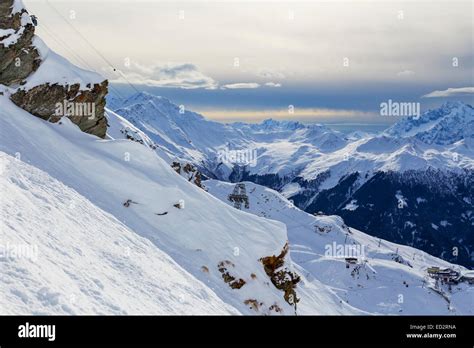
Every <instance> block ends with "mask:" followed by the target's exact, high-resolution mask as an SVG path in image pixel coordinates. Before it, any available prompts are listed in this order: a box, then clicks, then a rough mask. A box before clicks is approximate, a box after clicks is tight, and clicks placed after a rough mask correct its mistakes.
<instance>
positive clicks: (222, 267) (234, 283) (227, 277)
mask: <svg viewBox="0 0 474 348" xmlns="http://www.w3.org/2000/svg"><path fill="white" fill-rule="evenodd" d="M228 267H235V265H234V264H233V263H232V262H230V261H229V260H224V261H221V262H219V264H218V265H217V268H218V270H219V272H221V274H222V279H224V282H225V283H228V284H229V286H230V287H231V288H232V289H240V288H241V287H242V286H244V285H245V284H246V282H245V280H243V279H242V278H239V279H236V278H235V277H234V276H232V275H231V274H230V273H229V271H228Z"/></svg>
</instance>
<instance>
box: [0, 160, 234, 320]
mask: <svg viewBox="0 0 474 348" xmlns="http://www.w3.org/2000/svg"><path fill="white" fill-rule="evenodd" d="M0 174H1V175H0V193H1V198H0V203H1V210H0V269H1V274H2V276H1V277H0V294H1V295H0V313H1V314H17V315H18V314H36V315H41V314H66V315H68V314H238V311H237V310H235V309H233V308H231V306H229V305H227V304H225V303H223V302H222V300H220V299H219V298H218V297H217V296H216V294H215V293H214V292H212V291H211V290H210V289H209V288H208V287H207V286H205V285H204V284H203V283H202V282H200V281H198V280H197V279H196V278H194V277H193V276H192V275H190V274H189V273H188V272H186V271H184V270H183V269H182V268H181V267H180V266H179V265H178V264H176V262H174V261H173V260H172V259H171V258H170V257H169V256H168V255H166V254H165V253H164V252H162V251H161V250H159V249H158V248H157V247H156V246H155V245H153V244H152V243H151V242H150V241H149V240H147V239H146V238H143V237H140V236H139V235H138V234H136V233H135V232H133V231H131V230H130V229H129V228H128V227H127V226H125V225H124V224H122V223H121V222H120V221H118V220H117V219H116V218H114V217H113V216H111V215H110V214H108V213H106V212H104V211H103V210H102V209H100V208H98V207H97V206H95V205H94V204H92V203H91V202H90V201H88V200H87V199H86V198H84V197H83V196H81V195H80V194H79V193H77V192H76V191H74V190H73V189H71V188H70V187H68V186H66V185H64V184H62V183H61V182H59V181H58V180H56V179H54V178H52V177H51V176H50V175H48V174H47V173H45V172H43V171H41V170H39V169H37V168H35V167H33V166H31V165H28V164H26V163H24V162H22V161H20V160H18V159H16V158H14V157H12V156H9V155H7V154H5V153H4V152H0Z"/></svg>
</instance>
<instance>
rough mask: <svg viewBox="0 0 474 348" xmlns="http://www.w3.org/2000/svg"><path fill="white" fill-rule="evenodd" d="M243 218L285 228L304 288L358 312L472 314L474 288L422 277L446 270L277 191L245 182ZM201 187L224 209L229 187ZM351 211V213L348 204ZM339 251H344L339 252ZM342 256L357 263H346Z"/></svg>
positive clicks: (217, 184) (414, 251)
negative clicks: (318, 289) (431, 271)
mask: <svg viewBox="0 0 474 348" xmlns="http://www.w3.org/2000/svg"><path fill="white" fill-rule="evenodd" d="M245 185H246V193H247V195H248V197H249V208H248V209H246V208H242V209H243V210H244V211H247V212H249V213H252V214H255V215H258V216H263V217H266V218H269V219H274V220H278V221H281V222H283V223H284V224H285V225H286V226H287V230H288V237H289V242H290V250H291V253H292V259H293V261H294V262H296V263H297V264H298V266H300V267H302V268H304V270H305V271H306V272H308V273H307V274H306V278H307V284H305V285H307V286H308V285H309V284H313V283H316V284H318V285H319V286H324V287H325V288H326V289H329V290H330V291H332V292H333V293H334V294H336V295H337V296H338V298H339V299H340V301H342V303H347V304H349V305H351V306H353V307H355V308H357V309H359V310H361V311H364V312H367V313H374V314H413V315H415V314H438V315H440V314H442V315H449V314H453V315H455V314H468V315H472V314H474V286H472V285H471V286H470V285H468V284H467V283H460V284H458V285H453V286H452V287H449V286H448V285H443V284H436V282H435V280H434V279H432V278H430V277H428V273H427V268H428V267H433V266H435V267H440V268H452V269H455V270H457V271H459V272H460V273H461V274H465V273H467V272H468V271H467V270H466V269H465V268H464V267H461V266H458V265H453V264H449V263H448V262H445V261H443V260H440V259H438V258H435V257H433V256H431V255H429V254H427V253H425V252H423V251H420V250H417V249H415V248H411V247H407V246H402V245H397V244H394V243H390V242H387V241H385V240H381V239H378V238H374V237H372V236H369V235H367V234H365V233H362V232H360V231H358V230H356V229H353V228H349V227H347V226H346V225H345V224H344V223H343V221H342V219H341V218H340V217H338V216H314V215H311V214H307V213H305V212H304V211H302V210H300V209H298V208H296V207H295V206H294V205H293V204H292V203H291V202H290V201H288V200H287V199H285V198H284V197H283V196H282V195H280V194H279V193H278V192H276V191H273V190H271V189H268V188H265V187H263V186H260V185H256V184H254V183H251V182H245ZM204 186H205V188H206V189H207V190H208V191H209V192H210V193H212V194H213V195H215V196H216V197H218V198H219V199H221V200H222V201H223V202H226V203H227V204H232V202H230V201H229V200H228V195H229V194H230V193H231V192H232V191H233V188H234V185H233V184H230V183H225V182H220V181H216V180H208V181H205V182H204ZM350 208H351V209H357V207H356V203H355V202H353V204H352V206H351V207H350ZM341 250H344V251H341ZM347 256H354V257H355V258H357V261H356V262H355V263H354V264H348V263H347V262H346V260H345V257H347Z"/></svg>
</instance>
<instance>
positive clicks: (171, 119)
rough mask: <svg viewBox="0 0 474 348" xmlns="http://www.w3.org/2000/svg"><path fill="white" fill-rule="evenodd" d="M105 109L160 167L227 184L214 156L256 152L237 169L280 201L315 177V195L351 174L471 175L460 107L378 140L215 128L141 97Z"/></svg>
mask: <svg viewBox="0 0 474 348" xmlns="http://www.w3.org/2000/svg"><path fill="white" fill-rule="evenodd" d="M113 106H114V107H115V108H116V110H115V111H116V112H117V113H118V114H120V115H121V116H123V117H124V118H125V119H127V120H128V121H130V122H131V123H132V124H133V125H134V126H136V127H137V128H139V129H141V130H142V131H143V132H144V133H145V134H146V135H147V136H148V137H149V138H150V139H151V140H152V141H153V142H155V143H156V144H157V145H158V147H159V148H160V151H161V152H162V153H165V156H164V158H166V159H167V160H168V161H171V160H173V159H176V158H177V159H179V160H184V161H186V162H191V163H193V164H195V165H199V166H201V170H203V171H204V172H205V173H206V171H207V172H210V173H211V174H212V175H213V176H215V177H217V178H218V179H220V180H225V181H228V180H229V175H230V174H231V173H232V169H233V168H234V164H233V163H230V164H229V163H220V161H219V157H218V156H217V153H218V152H219V151H229V150H236V151H246V150H250V149H256V150H257V159H256V163H255V164H256V165H255V166H254V165H252V166H249V165H247V166H245V170H246V171H248V172H249V174H251V175H252V174H255V175H259V176H263V175H266V174H278V176H279V177H280V178H281V179H283V183H282V186H283V188H282V193H283V194H284V195H285V196H286V197H290V195H291V194H297V193H301V190H299V189H298V188H297V186H296V185H293V183H291V181H292V180H293V179H295V178H297V177H299V178H302V179H305V180H308V181H311V180H314V179H316V178H317V177H318V176H319V175H321V174H323V173H329V174H330V175H328V176H327V178H325V179H324V180H323V181H322V182H321V184H320V186H319V187H318V188H317V189H318V190H319V191H320V190H323V189H330V188H332V187H334V186H335V185H337V184H338V183H339V181H340V180H341V178H343V177H344V176H346V175H347V174H348V173H355V172H358V173H359V174H360V177H361V179H360V183H359V184H360V185H362V184H363V182H364V181H367V180H370V179H371V178H372V177H373V175H374V174H375V173H377V172H380V171H383V172H390V171H395V172H406V171H411V170H427V169H439V170H443V171H451V172H458V173H459V172H461V171H462V170H464V169H468V170H472V169H474V146H473V140H472V139H474V135H472V134H471V133H472V132H471V130H472V129H474V126H473V122H474V111H473V109H472V107H471V106H469V105H467V104H463V103H447V104H445V105H444V106H442V107H441V108H440V109H439V110H434V111H428V112H426V113H424V114H422V115H421V116H420V117H419V118H415V119H414V118H409V119H407V120H402V121H400V123H399V124H397V125H395V126H392V127H391V128H389V129H388V130H387V131H385V132H384V133H382V134H379V135H373V134H366V133H361V132H359V133H355V134H353V135H351V136H349V137H344V136H343V135H342V134H340V133H339V132H335V131H332V130H331V129H329V128H327V127H325V126H322V125H314V124H312V125H307V124H302V123H300V122H295V121H276V120H272V119H269V120H265V121H263V122H262V123H260V124H246V123H242V122H238V123H233V124H221V123H217V122H213V121H209V120H206V119H205V118H204V117H202V116H201V115H198V114H196V113H193V112H190V111H187V110H185V111H184V113H180V112H179V107H178V106H176V105H174V104H172V103H171V102H170V101H169V100H168V99H166V98H162V97H157V96H154V95H151V94H149V93H139V94H136V95H134V96H131V97H130V98H129V99H127V100H126V101H117V100H114V101H113ZM451 129H452V132H450V130H451ZM470 132H471V133H470ZM202 134H206V136H205V137H203V136H202ZM430 134H431V135H430ZM236 165H238V163H237V164H236ZM234 179H235V178H234ZM287 184H288V186H285V185H287Z"/></svg>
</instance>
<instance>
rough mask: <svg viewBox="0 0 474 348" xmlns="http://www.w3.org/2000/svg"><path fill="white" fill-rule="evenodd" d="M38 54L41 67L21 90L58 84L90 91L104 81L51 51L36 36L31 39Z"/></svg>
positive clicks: (97, 75)
mask: <svg viewBox="0 0 474 348" xmlns="http://www.w3.org/2000/svg"><path fill="white" fill-rule="evenodd" d="M33 46H35V47H36V48H37V50H38V52H39V54H40V58H41V61H42V62H41V65H40V67H39V68H38V70H37V71H36V72H34V73H33V74H32V75H31V76H30V77H29V78H28V80H27V83H26V84H25V85H24V86H21V89H25V90H29V89H32V88H33V87H36V86H39V85H43V84H47V83H49V84H51V85H53V84H58V85H61V86H72V85H74V84H79V85H80V90H87V89H91V88H92V87H93V85H94V84H99V83H102V82H103V81H104V80H105V79H104V78H103V77H102V76H100V75H99V74H97V73H95V72H90V71H87V70H84V69H81V68H79V67H77V66H75V65H73V64H72V63H70V62H69V61H68V60H66V59H65V58H63V57H61V56H60V55H58V54H57V53H55V52H54V51H52V50H51V49H49V48H48V47H47V46H46V44H45V43H44V42H43V40H41V39H40V38H39V37H38V36H35V37H34V38H33Z"/></svg>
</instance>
